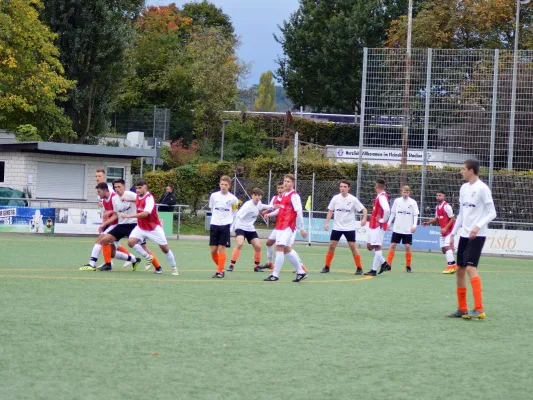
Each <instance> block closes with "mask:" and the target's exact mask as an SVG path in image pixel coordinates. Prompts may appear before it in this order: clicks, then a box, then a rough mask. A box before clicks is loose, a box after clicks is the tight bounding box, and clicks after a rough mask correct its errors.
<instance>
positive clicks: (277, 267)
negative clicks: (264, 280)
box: [272, 251, 285, 277]
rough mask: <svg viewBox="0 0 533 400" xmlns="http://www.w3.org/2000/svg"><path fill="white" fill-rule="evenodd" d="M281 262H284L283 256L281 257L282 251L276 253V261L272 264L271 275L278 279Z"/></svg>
mask: <svg viewBox="0 0 533 400" xmlns="http://www.w3.org/2000/svg"><path fill="white" fill-rule="evenodd" d="M283 261H285V256H284V255H283V252H282V251H276V261H275V263H274V271H273V272H272V275H274V276H275V277H279V273H280V272H281V268H282V267H283Z"/></svg>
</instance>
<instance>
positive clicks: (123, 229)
mask: <svg viewBox="0 0 533 400" xmlns="http://www.w3.org/2000/svg"><path fill="white" fill-rule="evenodd" d="M136 226H137V224H118V225H117V226H115V227H114V228H113V229H111V230H110V231H109V232H108V234H109V235H111V236H113V237H114V238H115V239H116V241H117V242H118V241H119V240H120V239H123V238H127V237H129V236H130V233H131V231H132V230H133V229H135V227H136Z"/></svg>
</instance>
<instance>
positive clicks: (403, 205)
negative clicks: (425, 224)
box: [389, 197, 420, 235]
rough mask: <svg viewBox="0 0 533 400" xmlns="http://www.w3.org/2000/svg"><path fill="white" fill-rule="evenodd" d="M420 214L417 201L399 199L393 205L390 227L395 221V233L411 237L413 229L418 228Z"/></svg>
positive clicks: (409, 198)
mask: <svg viewBox="0 0 533 400" xmlns="http://www.w3.org/2000/svg"><path fill="white" fill-rule="evenodd" d="M419 214H420V211H419V210H418V204H417V203H416V200H415V199H412V198H411V197H408V198H407V199H404V198H403V197H398V198H397V199H395V200H394V203H393V204H392V208H391V213H390V217H389V225H390V224H391V223H392V221H393V220H394V226H393V228H392V231H393V232H395V233H400V234H402V235H410V234H411V233H412V232H411V229H412V228H416V223H417V221H418V215H419Z"/></svg>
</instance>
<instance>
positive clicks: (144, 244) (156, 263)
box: [134, 240, 161, 271]
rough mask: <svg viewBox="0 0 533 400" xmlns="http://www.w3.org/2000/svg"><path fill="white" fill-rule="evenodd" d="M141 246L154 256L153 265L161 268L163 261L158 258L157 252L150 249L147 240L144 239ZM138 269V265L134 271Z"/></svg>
mask: <svg viewBox="0 0 533 400" xmlns="http://www.w3.org/2000/svg"><path fill="white" fill-rule="evenodd" d="M141 247H142V248H143V250H144V251H146V252H147V253H148V254H150V255H151V256H152V265H153V266H154V268H159V267H160V266H161V263H160V262H159V260H158V259H157V256H156V255H155V253H154V252H153V251H152V250H150V249H149V248H148V246H147V245H146V240H143V241H142V242H141ZM136 269H137V267H135V268H134V271H135V270H136Z"/></svg>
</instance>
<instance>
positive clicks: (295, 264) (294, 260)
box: [285, 250, 305, 274]
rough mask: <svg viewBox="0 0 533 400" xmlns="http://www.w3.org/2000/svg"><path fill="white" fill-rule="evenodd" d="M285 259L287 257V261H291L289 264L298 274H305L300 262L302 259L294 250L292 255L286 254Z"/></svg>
mask: <svg viewBox="0 0 533 400" xmlns="http://www.w3.org/2000/svg"><path fill="white" fill-rule="evenodd" d="M285 257H287V260H289V262H290V263H291V264H292V266H293V267H294V269H295V270H296V273H297V274H305V271H304V270H303V268H302V264H301V262H300V257H298V253H296V252H295V251H294V250H292V251H291V252H290V253H287V254H285Z"/></svg>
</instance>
